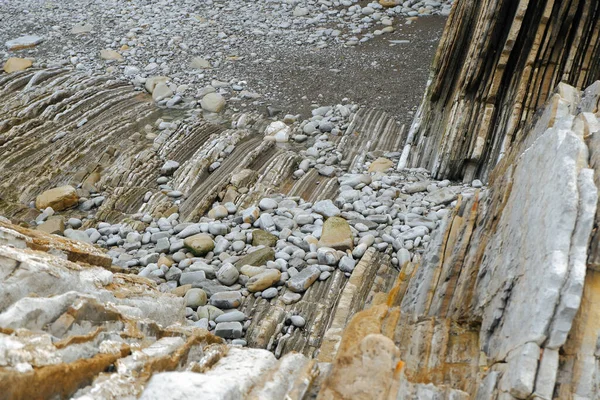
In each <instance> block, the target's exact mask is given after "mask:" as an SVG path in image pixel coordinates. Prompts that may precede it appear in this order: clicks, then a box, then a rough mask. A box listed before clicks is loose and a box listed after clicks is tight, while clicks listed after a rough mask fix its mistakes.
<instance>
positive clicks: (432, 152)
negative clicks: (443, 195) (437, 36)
mask: <svg viewBox="0 0 600 400" xmlns="http://www.w3.org/2000/svg"><path fill="white" fill-rule="evenodd" d="M599 26H600V10H599V8H598V2H597V1H583V0H577V1H569V2H564V1H562V2H561V1H552V0H527V1H512V0H486V1H477V0H464V1H457V2H455V5H454V7H453V11H452V13H451V14H450V16H449V20H448V23H447V24H446V28H445V31H444V34H443V35H442V39H441V42H440V46H439V48H438V52H437V54H436V56H435V58H434V62H433V66H432V69H431V78H430V81H429V84H428V89H427V92H426V93H425V97H424V100H423V103H422V105H421V107H420V109H419V111H418V113H417V116H416V118H415V119H414V122H413V125H412V127H411V129H410V131H409V134H408V139H407V141H406V145H405V148H404V153H403V158H402V160H401V162H400V168H403V167H404V166H407V165H408V166H420V167H425V168H427V169H429V170H431V172H432V174H433V176H434V177H436V178H439V179H442V178H448V179H452V178H454V179H463V180H464V181H465V182H471V181H472V180H473V179H475V178H476V177H480V178H482V179H483V180H484V181H485V180H487V179H488V177H489V176H490V173H491V171H492V170H493V168H494V166H495V165H496V163H497V162H498V161H499V160H500V159H502V158H503V157H505V156H506V155H507V154H508V153H509V152H510V151H511V149H512V147H513V146H515V145H518V144H519V143H520V142H521V141H522V140H523V139H525V138H526V137H527V136H528V126H529V123H530V122H531V121H532V120H533V119H534V117H535V113H536V111H537V110H538V109H539V108H540V107H542V106H543V105H544V104H545V102H546V101H547V100H548V98H549V96H550V95H551V94H552V92H553V91H554V90H555V88H556V87H557V85H558V84H559V82H561V81H562V82H565V83H568V84H571V85H573V86H575V87H577V88H579V89H584V88H586V87H588V86H589V85H591V84H592V83H594V81H595V80H597V79H599V78H600V67H599V66H598V63H597V62H595V60H597V59H598V57H599V56H600V54H599V51H600V50H599V49H600V47H599V46H598V34H597V31H598V28H599Z"/></svg>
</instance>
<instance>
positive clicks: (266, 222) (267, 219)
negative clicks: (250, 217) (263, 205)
mask: <svg viewBox="0 0 600 400" xmlns="http://www.w3.org/2000/svg"><path fill="white" fill-rule="evenodd" d="M255 225H256V223H255ZM258 225H259V226H260V227H261V228H263V229H267V230H269V228H272V227H274V226H275V220H273V216H272V215H271V214H267V213H262V214H261V215H260V218H258Z"/></svg>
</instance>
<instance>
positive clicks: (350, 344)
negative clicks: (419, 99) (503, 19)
mask: <svg viewBox="0 0 600 400" xmlns="http://www.w3.org/2000/svg"><path fill="white" fill-rule="evenodd" d="M3 79H4V80H3V81H2V82H3V86H2V88H3V89H2V90H3V93H4V94H5V96H4V97H0V101H4V103H3V104H5V105H6V109H7V110H8V111H7V113H6V114H3V115H4V117H2V118H4V119H3V120H2V121H3V122H2V125H0V133H1V134H2V136H0V138H1V140H2V141H3V142H2V145H0V146H2V147H0V149H2V150H5V149H8V148H9V145H10V148H11V149H13V152H6V153H5V155H4V157H1V158H0V164H1V163H5V164H1V165H0V166H2V169H0V174H2V178H3V179H2V180H0V182H2V183H0V185H2V187H3V188H6V189H10V190H3V191H2V195H1V197H0V200H1V201H0V210H1V212H2V213H5V214H6V215H7V216H9V217H10V218H11V219H12V220H13V221H14V222H18V223H20V224H23V225H26V224H27V223H29V222H31V221H32V220H37V221H36V222H35V225H38V224H37V222H40V224H39V225H38V226H39V227H40V228H41V227H43V223H42V220H43V219H44V218H50V217H51V218H55V217H62V218H63V220H66V221H70V222H67V223H68V224H69V226H71V227H72V228H70V229H69V230H65V233H64V234H65V236H71V237H79V236H78V234H79V235H84V236H81V237H82V238H83V237H84V238H85V239H87V241H89V242H94V243H96V244H97V245H92V244H90V243H84V242H82V241H75V240H71V239H68V238H66V237H61V236H58V235H50V234H48V233H46V232H44V230H43V229H39V230H31V229H27V228H24V227H22V226H20V225H18V224H10V223H8V222H7V221H4V220H3V222H0V328H1V329H0V393H2V394H4V393H7V394H8V395H6V397H10V398H32V397H36V396H38V397H46V398H69V397H74V398H81V399H89V398H133V397H141V398H144V399H154V398H184V399H185V398H196V397H197V396H198V393H202V394H203V396H205V397H206V398H215V399H217V398H235V399H237V398H251V399H263V398H268V399H285V398H292V399H303V398H306V399H308V398H317V399H344V398H352V399H371V398H419V399H420V398H447V399H461V400H463V399H465V400H466V399H475V398H477V399H511V398H515V399H524V398H535V397H537V398H544V399H549V398H557V399H558V398H561V399H562V398H594V396H595V395H596V387H597V381H596V379H597V378H596V377H597V376H598V374H599V372H598V371H597V365H599V363H598V359H597V353H598V352H597V349H596V347H597V342H598V331H599V328H600V327H599V326H598V318H597V308H598V301H599V300H598V299H597V298H596V297H597V296H598V295H597V288H598V282H597V280H598V276H597V272H598V265H599V261H598V260H599V259H600V256H599V255H598V251H597V243H598V240H597V238H593V237H594V236H595V235H597V234H598V233H597V229H595V228H597V226H598V224H599V223H600V217H598V216H597V214H596V208H597V203H598V194H597V187H598V185H599V184H600V181H598V177H597V176H598V174H595V173H594V172H595V170H596V169H597V167H598V154H600V153H599V151H598V143H600V142H598V143H597V141H598V138H597V136H598V131H599V130H600V123H599V122H598V120H597V115H596V114H598V99H599V98H600V91H599V90H598V88H600V84H594V85H593V86H591V87H590V88H589V89H588V90H586V91H585V92H583V93H580V92H579V91H578V90H576V89H575V88H573V87H570V86H568V85H565V84H560V85H558V86H557V89H556V90H555V91H553V92H552V93H551V95H550V96H549V101H548V103H547V106H546V108H545V109H544V110H543V111H540V113H539V114H538V117H537V118H536V119H535V121H534V122H533V124H531V125H528V127H527V128H524V129H525V130H526V134H524V135H523V137H522V139H521V140H520V141H519V142H518V143H515V144H514V145H512V146H511V147H510V151H508V152H507V153H506V154H505V155H504V157H503V158H502V160H501V161H500V163H499V164H498V165H497V166H496V168H495V169H494V172H493V173H492V174H490V185H489V187H488V188H482V187H481V182H479V183H478V184H477V185H476V184H475V182H474V183H473V185H472V187H471V186H468V185H456V184H452V183H451V182H449V181H441V182H436V181H435V180H433V179H432V177H431V176H430V175H429V174H428V173H427V172H426V171H425V170H421V169H413V170H405V171H402V172H393V171H389V169H388V168H387V167H388V166H389V162H387V161H385V160H392V161H393V162H396V161H398V159H399V158H400V154H399V153H398V152H393V151H384V149H385V148H386V147H387V148H388V150H390V149H398V148H399V146H400V141H401V138H402V130H401V128H400V127H398V126H397V125H395V124H394V123H393V122H392V121H391V119H389V118H387V117H386V116H384V115H382V114H381V113H378V112H371V111H368V110H361V111H360V112H358V113H357V114H356V115H355V116H354V118H353V119H352V121H351V122H350V123H349V125H348V127H347V130H348V131H349V132H350V134H346V135H342V136H334V135H331V136H329V137H328V138H327V139H325V138H323V139H318V140H315V141H314V144H313V145H312V147H311V148H312V149H314V150H310V149H311V148H309V149H307V150H302V151H305V152H307V153H308V152H313V151H314V154H316V156H319V157H324V156H322V155H321V154H320V153H319V152H318V151H317V148H318V147H319V148H325V149H328V151H329V152H330V153H327V154H330V155H332V156H333V158H335V159H341V160H342V162H343V163H342V162H340V166H339V167H336V168H338V170H337V172H336V173H338V174H339V176H335V175H333V176H325V175H323V174H321V175H320V172H319V171H321V170H319V169H318V168H308V167H310V158H306V159H305V160H309V161H308V162H307V163H305V164H308V167H307V171H309V172H306V173H304V174H296V175H294V174H295V173H296V172H297V171H298V169H296V167H297V164H298V156H297V152H294V151H292V150H290V149H289V147H286V146H285V145H283V146H281V147H279V145H275V143H274V142H271V141H268V140H263V137H262V136H260V135H259V134H257V130H256V129H255V128H256V127H259V126H263V127H264V126H265V125H266V122H265V121H261V120H260V119H257V120H256V121H255V124H256V125H253V126H254V128H248V129H246V128H243V127H241V126H244V124H242V123H241V122H240V120H242V122H243V119H242V117H240V120H238V122H237V123H236V124H237V125H236V128H235V129H228V128H227V129H226V128H225V127H224V126H222V125H217V124H212V123H209V122H207V121H206V120H204V119H200V118H195V117H194V116H188V117H185V118H182V119H181V120H178V122H177V123H175V122H166V121H165V120H162V121H160V122H158V123H157V121H156V120H155V119H154V118H155V117H157V116H158V115H160V114H161V113H162V112H164V111H162V110H159V109H157V108H156V106H155V105H154V104H153V103H152V102H151V101H149V96H148V95H147V94H136V95H132V94H131V93H130V91H129V90H128V89H126V88H125V87H123V86H121V85H120V84H119V83H116V82H111V81H106V80H103V79H100V78H96V79H92V78H87V77H84V76H80V75H77V74H72V73H71V72H69V71H65V70H44V71H39V70H28V71H24V72H20V73H16V74H13V76H11V77H10V78H3ZM72 84H77V85H79V88H78V90H82V91H84V92H86V94H85V95H83V94H81V93H80V92H79V91H77V90H75V89H73V90H72V91H71V89H70V88H71V87H72V86H71V85H72ZM57 93H62V95H64V96H65V97H64V98H62V97H60V96H58V95H57ZM95 97H98V98H99V99H100V100H97V101H98V102H99V103H98V104H96V103H95V102H96V100H93V99H94V98H95ZM110 99H112V100H110ZM110 101H113V102H114V103H113V104H117V105H119V106H120V107H121V110H120V112H118V113H117V112H114V111H113V109H112V108H110V107H108V108H106V109H102V106H101V105H103V104H105V102H110ZM9 104H10V107H9V106H8V105H9ZM93 104H96V105H97V107H92V105H93ZM77 107H81V108H80V110H79V111H82V110H87V111H84V112H83V114H81V112H80V113H79V114H75V111H73V110H72V108H77ZM98 107H100V109H99V108H98ZM128 107H130V108H128ZM102 110H104V111H102ZM134 112H135V113H137V114H139V115H140V116H144V115H145V116H146V117H143V118H148V120H152V124H149V125H150V128H148V129H147V130H146V128H145V126H139V125H136V124H134V125H135V126H129V125H127V126H125V125H124V126H123V127H122V129H121V130H120V129H117V128H115V127H118V126H119V124H127V122H126V117H124V116H123V115H132V114H128V113H134ZM71 113H73V114H71ZM75 115H77V117H75ZM82 116H85V117H86V118H87V121H86V122H85V123H81V124H80V126H79V127H77V128H75V127H76V126H77V125H78V124H79V123H80V122H81V121H83V120H82V119H80V118H81V117H82ZM163 116H164V115H163ZM143 118H142V120H143ZM243 118H245V119H247V118H249V117H248V116H244V117H243ZM161 124H162V125H161ZM165 124H166V125H165ZM171 124H173V125H171ZM167 125H168V126H167ZM160 126H162V127H163V128H164V129H159V128H158V127H160ZM65 127H70V129H72V130H73V131H71V133H68V134H66V135H64V136H61V137H58V138H57V139H56V140H54V141H53V139H54V138H56V137H57V132H56V130H57V129H58V130H62V129H63V128H65ZM106 127H113V128H115V129H112V130H107V131H106V132H107V133H106V134H105V135H97V134H98V132H99V131H98V129H104V128H106ZM133 131H137V132H133ZM73 132H78V133H79V135H73ZM140 132H144V134H143V135H142V134H141V133H140ZM135 133H139V135H135ZM361 135H364V136H361ZM132 137H134V138H135V139H136V140H133V139H132ZM361 137H364V138H369V140H362V139H360V138H361ZM79 140H81V141H82V142H81V143H83V142H85V143H88V142H89V145H87V146H82V147H81V148H82V151H81V153H80V154H79V155H77V156H74V155H72V154H70V153H68V151H67V149H68V146H67V143H71V141H74V142H73V143H79V144H81V143H80V142H78V141H79ZM62 141H66V142H67V143H63V142H62ZM40 142H42V143H44V145H43V146H41V145H39V143H40ZM125 144H126V145H125ZM110 146H114V148H112V149H109V147H110ZM229 146H231V147H229ZM13 153H16V154H13ZM53 157H59V159H60V165H61V167H60V168H58V167H57V164H52V163H53V162H58V161H53V160H55V159H54V158H53ZM232 157H233V158H232ZM382 157H383V158H385V160H382ZM21 158H22V159H24V160H25V161H20V160H21ZM36 158H39V159H43V160H46V161H47V162H48V165H45V164H36V163H32V162H31V161H32V160H33V159H36ZM313 158H314V157H313ZM142 159H143V160H145V161H144V162H142V161H141V160H142ZM11 162H13V163H14V162H17V163H18V164H19V166H20V167H22V168H23V171H22V172H21V173H19V174H11V173H10V172H9V171H7V170H6V169H7V168H8V165H11V164H10V163H11ZM302 162H304V161H302ZM215 163H217V164H219V165H218V166H216V165H215ZM315 165H316V164H315ZM305 166H306V165H305ZM371 166H373V168H371V169H372V172H369V168H370V167H371ZM11 168H12V167H11ZM300 169H301V170H302V171H304V170H303V169H302V168H300ZM80 171H83V172H80ZM30 174H32V175H31V176H30ZM13 175H14V176H13ZM124 176H127V177H128V179H123V177H124ZM294 177H295V178H296V179H294ZM64 185H72V187H73V188H74V190H75V192H76V195H77V196H79V197H80V198H83V199H80V200H78V204H77V207H75V208H69V209H65V210H61V211H57V215H52V216H50V215H48V213H47V212H46V210H44V213H46V214H44V213H42V215H40V214H39V210H37V209H35V208H33V206H34V205H35V204H31V202H32V201H34V200H35V199H36V197H37V196H38V195H40V194H41V193H43V192H44V191H46V190H48V189H52V188H56V187H61V186H64ZM161 185H167V186H161ZM315 187H318V190H317V189H315ZM276 191H280V192H281V194H275V192H276ZM147 193H149V194H147ZM268 195H269V196H268ZM97 198H103V199H102V201H98V200H95V199H97ZM215 200H219V201H218V204H215ZM226 200H227V201H226ZM90 201H91V203H86V202H90ZM96 202H97V203H98V204H96ZM84 204H85V205H84ZM88 206H89V207H91V209H90V208H88ZM57 208H60V207H57ZM32 210H33V211H32ZM209 210H210V211H209ZM34 212H35V214H34ZM50 214H52V213H50ZM78 218H81V219H84V220H85V222H82V221H81V219H78ZM72 219H74V221H73V220H72ZM47 221H53V220H52V219H47ZM101 221H102V222H101ZM82 224H83V225H85V226H84V227H82V228H83V229H81V230H78V228H79V227H77V225H79V226H81V225H82ZM32 225H34V224H32ZM96 227H98V228H96ZM86 228H89V230H86ZM100 231H102V232H100ZM76 232H77V233H78V234H77V233H76ZM87 232H89V233H87ZM261 232H264V234H263V233H261ZM255 234H256V238H255V237H254V236H255ZM144 235H146V237H147V238H146V239H143V238H142V236H144ZM197 235H201V239H202V240H201V242H200V243H193V242H195V240H193V239H194V238H195V237H196V238H197ZM261 235H262V236H261ZM269 235H270V236H269ZM591 238H593V239H592V240H591V241H590V239H591ZM92 239H93V240H92ZM188 239H189V240H188ZM254 239H256V240H257V242H256V243H253V241H254ZM319 239H320V240H321V241H320V242H319ZM144 240H145V243H142V241H144ZM186 240H187V242H188V243H187V245H188V249H189V250H193V251H195V252H196V254H191V253H190V254H189V255H188V254H187V250H186V251H183V250H182V249H184V248H185V246H186V244H185V241H186ZM109 241H110V243H109ZM234 243H235V246H236V248H237V249H238V250H233V248H234ZM100 246H104V247H106V248H107V249H110V250H109V251H108V252H105V249H103V248H101V247H100ZM142 246H145V247H144V248H142ZM117 248H118V249H121V250H124V251H122V252H118V251H117V250H118V249H117ZM159 248H160V251H159V250H157V249H159ZM138 250H140V252H138ZM150 250H152V251H150ZM180 250H182V251H180ZM127 251H128V252H127ZM123 254H126V255H127V256H129V257H123V258H120V256H121V255H123ZM133 254H135V255H136V256H135V257H133ZM126 260H127V261H126ZM273 260H275V261H273ZM128 262H131V264H127V263H128ZM116 264H118V265H116ZM142 267H143V269H142V270H141V272H140V269H141V268H142ZM186 268H188V269H186ZM123 272H128V273H123ZM137 272H140V274H139V275H138V274H136V273H137ZM205 328H209V329H211V330H212V332H214V333H215V335H213V334H212V333H209V332H208V331H207V330H206V329H205ZM218 336H219V337H218ZM242 338H243V339H242ZM67 377H68V379H67ZM34 390H35V391H36V392H35V393H33V391H34Z"/></svg>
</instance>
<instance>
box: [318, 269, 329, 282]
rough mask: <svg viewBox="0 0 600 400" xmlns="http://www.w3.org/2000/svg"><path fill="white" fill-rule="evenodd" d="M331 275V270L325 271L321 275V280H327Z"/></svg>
mask: <svg viewBox="0 0 600 400" xmlns="http://www.w3.org/2000/svg"><path fill="white" fill-rule="evenodd" d="M330 276H331V272H329V271H323V272H321V274H320V275H319V280H320V281H326V280H327V279H328V278H329V277H330Z"/></svg>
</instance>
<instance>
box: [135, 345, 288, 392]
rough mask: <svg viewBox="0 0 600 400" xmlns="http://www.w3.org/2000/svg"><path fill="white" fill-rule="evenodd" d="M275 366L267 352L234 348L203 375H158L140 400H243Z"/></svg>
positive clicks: (271, 355)
mask: <svg viewBox="0 0 600 400" xmlns="http://www.w3.org/2000/svg"><path fill="white" fill-rule="evenodd" d="M276 362H277V361H276V359H275V356H274V355H273V353H271V352H269V351H267V350H260V349H248V350H242V349H236V348H232V349H230V350H229V354H228V355H227V357H226V358H223V359H221V360H220V361H219V362H218V363H217V364H216V365H215V366H214V367H213V368H212V369H211V370H210V371H208V372H206V373H204V374H197V373H193V372H164V373H160V374H155V375H154V376H153V377H152V379H150V382H149V383H148V386H147V387H146V390H144V393H143V394H142V396H141V398H140V399H141V400H170V399H172V400H187V399H189V400H192V399H194V400H195V399H197V398H198V394H199V393H201V394H202V398H203V399H206V400H223V399H242V398H244V397H245V395H247V394H248V392H249V391H250V389H251V388H252V387H253V386H254V385H255V384H256V383H257V382H259V380H260V379H261V375H262V374H263V373H264V372H265V371H266V370H267V369H269V368H271V367H273V366H274V365H275V363H276Z"/></svg>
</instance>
